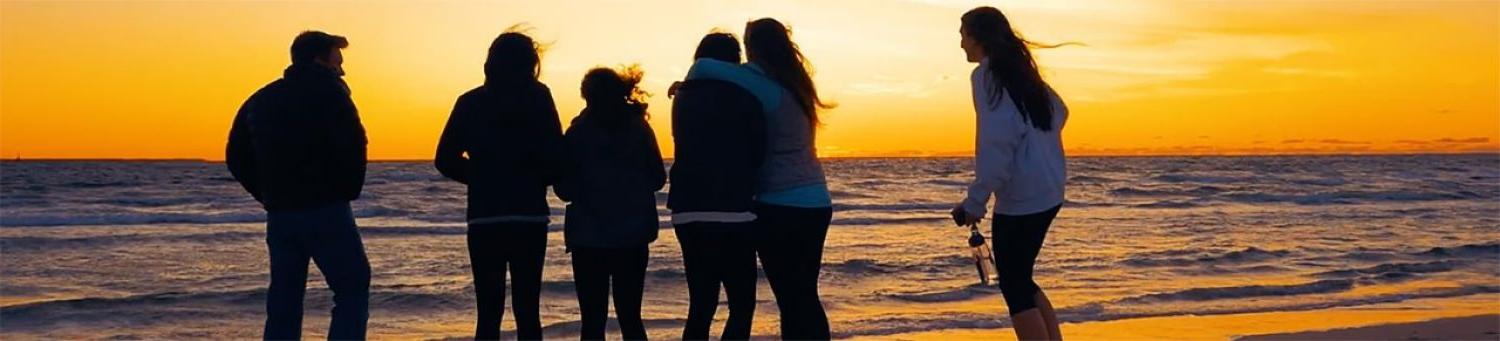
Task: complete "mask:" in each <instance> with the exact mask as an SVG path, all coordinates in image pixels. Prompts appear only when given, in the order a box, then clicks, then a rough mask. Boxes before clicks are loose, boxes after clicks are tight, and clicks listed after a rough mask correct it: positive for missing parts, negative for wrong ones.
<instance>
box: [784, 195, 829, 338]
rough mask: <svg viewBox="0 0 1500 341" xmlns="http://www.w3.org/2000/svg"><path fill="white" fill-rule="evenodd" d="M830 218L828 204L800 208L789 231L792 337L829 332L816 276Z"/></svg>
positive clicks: (826, 335)
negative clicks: (791, 242) (793, 305)
mask: <svg viewBox="0 0 1500 341" xmlns="http://www.w3.org/2000/svg"><path fill="white" fill-rule="evenodd" d="M832 218H833V209H832V208H823V209H803V210H802V212H799V217H798V221H797V223H796V224H793V226H794V227H795V228H796V230H793V231H791V234H792V235H793V237H794V238H795V239H794V240H796V242H795V244H794V245H795V246H796V247H797V249H796V250H794V252H795V256H794V257H793V258H792V261H793V262H794V263H793V269H794V270H795V271H796V273H795V274H796V275H795V276H796V277H795V282H793V284H794V285H795V288H796V289H795V290H796V291H795V292H796V293H797V294H796V296H795V297H797V301H796V302H797V305H796V306H797V308H796V309H797V310H798V312H799V314H798V316H799V317H798V319H797V322H798V323H797V325H798V326H799V327H798V328H797V330H798V331H797V333H796V335H797V336H796V338H797V339H816V340H827V339H829V338H830V337H831V336H830V335H829V334H830V330H829V326H828V315H827V313H826V312H825V311H824V310H823V301H822V299H821V298H820V297H819V293H818V277H819V276H820V275H821V274H822V271H823V242H824V241H825V240H826V239H827V238H828V224H829V222H830V220H831V219H832Z"/></svg>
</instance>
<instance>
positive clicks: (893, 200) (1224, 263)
mask: <svg viewBox="0 0 1500 341" xmlns="http://www.w3.org/2000/svg"><path fill="white" fill-rule="evenodd" d="M825 166H826V168H827V173H828V175H829V181H830V187H831V189H832V190H833V196H834V201H835V213H834V221H833V225H834V226H833V227H832V229H831V230H830V232H829V237H828V241H827V246H826V249H825V250H826V251H825V256H824V264H823V274H822V295H823V299H824V305H825V306H826V307H827V309H828V312H829V315H830V320H831V323H832V327H833V332H834V335H835V336H838V337H858V336H867V337H868V336H874V337H878V336H881V335H891V334H897V333H906V332H914V331H930V330H951V329H973V328H1000V327H1004V326H1007V325H1008V323H1009V322H1008V318H1006V317H1005V316H1006V314H1005V308H1004V305H1003V303H1002V300H1001V297H1000V295H999V293H998V291H997V290H995V289H993V288H988V287H984V286H980V285H978V284H977V282H978V279H977V276H976V275H975V272H974V269H973V266H972V264H971V263H970V259H969V256H968V253H967V252H968V251H967V249H966V246H967V244H966V237H967V230H966V229H962V228H958V227H954V226H952V224H951V223H950V222H947V221H946V219H947V217H946V216H947V211H948V209H949V208H951V207H952V205H953V203H954V202H955V201H956V200H958V199H959V198H960V197H961V196H962V193H963V189H964V185H965V184H966V182H967V179H969V178H970V177H971V176H972V175H971V173H970V172H969V168H970V166H969V161H968V160H967V159H929V158H920V159H917V158H888V159H835V160H827V161H826V163H825ZM1069 167H1070V168H1069V171H1070V177H1069V181H1068V186H1069V188H1068V203H1067V204H1066V206H1065V208H1064V209H1063V211H1062V213H1061V214H1060V215H1059V216H1058V218H1057V220H1056V222H1055V223H1054V224H1053V227H1052V230H1051V232H1050V234H1049V236H1048V238H1047V244H1046V245H1047V246H1046V248H1045V249H1044V250H1043V253H1042V255H1041V258H1040V260H1039V263H1038V265H1037V280H1038V282H1039V283H1040V284H1041V286H1042V287H1043V288H1045V290H1047V293H1048V295H1049V296H1051V297H1052V299H1053V302H1054V305H1055V306H1056V307H1057V308H1058V312H1059V315H1060V318H1061V319H1062V320H1064V321H1068V322H1085V321H1108V320H1118V319H1130V318H1141V317H1154V316H1174V315H1207V314H1233V313H1246V312H1273V311H1301V310H1318V309H1331V308H1344V307H1359V306H1364V305H1372V304H1400V303H1401V302H1407V301H1411V300H1417V299H1429V298H1447V299H1459V300H1487V301H1489V302H1495V301H1496V300H1500V155H1417V156H1319V157H1142V158H1133V157H1132V158H1113V157H1111V158H1074V159H1072V160H1071V161H1070V165H1069ZM659 198H660V199H663V200H661V201H662V202H664V201H665V200H664V199H665V193H663V194H661V195H659ZM463 199H464V191H463V188H462V187H461V186H460V185H458V184H457V183H454V182H451V181H446V180H445V179H443V178H441V177H440V176H439V175H438V174H437V173H436V172H435V171H433V170H432V167H431V166H430V165H429V164H427V163H373V164H371V165H370V168H369V174H368V177H367V183H366V186H365V192H364V196H363V197H362V199H361V200H359V201H357V202H356V203H355V205H354V207H355V214H356V217H357V218H358V221H359V224H360V225H361V227H362V230H361V231H362V233H363V236H364V241H365V247H366V249H367V251H368V253H369V257H370V261H371V264H372V267H373V269H374V275H373V282H372V296H371V304H372V311H371V319H370V334H371V335H372V336H377V337H399V338H433V339H443V338H463V337H465V336H467V335H469V333H470V332H471V330H472V329H471V328H472V323H473V315H472V314H473V313H472V312H473V304H474V303H473V291H472V287H471V286H470V283H471V282H470V277H469V266H468V256H467V253H466V250H465V243H464V229H465V228H464V226H463V211H464V210H463V205H464V200H463ZM552 200H553V202H552V207H553V214H554V222H553V228H554V231H555V232H554V233H552V235H551V238H550V241H549V243H550V244H549V250H548V253H547V257H548V259H547V261H546V268H545V274H544V281H545V283H544V290H543V295H544V297H543V308H542V312H543V317H542V318H543V323H544V324H545V325H546V333H547V334H548V335H549V336H551V337H568V338H573V337H576V335H577V334H576V328H577V325H578V322H577V305H576V301H575V300H574V295H573V291H572V290H573V287H572V284H571V278H572V275H571V273H570V268H569V264H568V258H567V256H566V254H565V253H564V252H563V249H562V234H561V232H560V231H557V229H559V228H560V225H559V224H560V223H561V213H562V212H561V207H562V203H560V202H557V201H556V199H555V198H554V199H552ZM661 213H662V214H663V215H664V216H665V213H666V212H665V211H662V212H661ZM263 217H264V215H263V213H262V212H261V211H260V208H259V206H258V205H256V204H255V202H254V201H253V200H251V199H250V197H249V196H248V195H247V194H245V193H244V192H243V191H242V190H241V189H240V187H239V185H238V184H236V183H235V182H234V181H233V180H232V179H231V178H230V177H229V174H228V172H227V171H225V169H224V167H223V165H222V164H218V163H202V162H19V163H4V164H0V338H4V339H8V340H13V339H30V338H149V339H159V338H170V339H183V338H257V337H259V333H260V327H261V323H262V319H263V318H264V315H263V304H264V294H265V285H266V281H267V279H268V276H267V267H266V250H265V244H264V234H263V226H262V223H261V221H262V219H263ZM663 222H664V224H663V227H664V229H663V230H662V237H661V239H660V240H658V241H657V242H656V243H655V244H653V246H652V248H651V251H652V256H651V257H652V258H651V262H650V267H649V269H648V271H649V273H648V275H647V289H646V290H647V293H646V302H645V307H646V308H645V311H644V314H645V317H646V318H647V325H648V328H650V332H651V334H652V336H653V337H656V338H675V337H676V335H678V333H679V332H680V326H681V324H682V322H683V318H684V317H685V314H686V310H687V308H686V301H687V294H686V288H685V282H684V279H683V274H682V261H681V258H680V252H679V248H678V245H677V241H676V240H675V239H674V237H673V234H672V231H671V229H670V228H665V227H667V225H666V224H665V222H666V219H663ZM985 233H986V234H988V233H989V232H988V228H986V229H985ZM313 273H314V276H313V278H312V279H311V280H310V281H309V287H310V289H309V290H308V299H307V318H306V320H307V322H306V323H305V329H306V330H307V335H308V336H310V337H314V336H321V335H323V334H322V333H323V331H324V329H325V328H326V323H327V320H328V316H327V315H328V314H327V309H328V308H329V307H330V299H329V298H330V297H329V296H330V295H329V293H328V292H327V291H326V290H324V289H323V288H325V287H326V286H325V285H324V284H323V283H322V280H321V277H319V276H318V275H316V274H317V271H316V270H314V271H313ZM772 298H773V296H772V295H771V293H770V291H769V288H768V287H767V286H766V285H765V282H764V281H762V282H761V292H760V295H759V300H760V305H759V308H758V310H757V316H756V320H755V331H756V335H757V336H768V337H774V336H775V334H776V333H777V330H776V325H777V315H776V306H775V304H774V301H773V300H772ZM725 314H727V311H726V310H725V309H720V312H719V316H718V318H719V319H721V321H720V322H722V319H723V318H724V317H725V316H724V315H725ZM510 326H511V324H510V323H509V322H507V323H506V328H507V330H509V329H510V328H511V327H510ZM718 328H719V325H718V324H716V325H715V330H718ZM612 335H618V334H612Z"/></svg>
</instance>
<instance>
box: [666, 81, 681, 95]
mask: <svg viewBox="0 0 1500 341" xmlns="http://www.w3.org/2000/svg"><path fill="white" fill-rule="evenodd" d="M681 87H682V81H676V82H672V86H669V87H667V98H672V97H674V96H677V89H678V88H681Z"/></svg>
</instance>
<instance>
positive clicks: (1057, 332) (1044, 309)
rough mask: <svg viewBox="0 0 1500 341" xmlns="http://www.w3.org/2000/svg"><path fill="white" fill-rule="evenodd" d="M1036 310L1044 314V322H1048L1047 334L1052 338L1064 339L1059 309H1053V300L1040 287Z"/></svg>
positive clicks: (1058, 340)
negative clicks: (1058, 314)
mask: <svg viewBox="0 0 1500 341" xmlns="http://www.w3.org/2000/svg"><path fill="white" fill-rule="evenodd" d="M1036 310H1037V312H1038V313H1041V314H1042V322H1044V323H1046V324H1047V336H1048V338H1049V339H1050V340H1054V341H1061V340H1062V325H1061V324H1059V323H1058V322H1057V311H1056V310H1053V309H1052V301H1051V300H1048V299H1047V293H1046V292H1043V291H1042V290H1040V289H1038V290H1037V291H1036Z"/></svg>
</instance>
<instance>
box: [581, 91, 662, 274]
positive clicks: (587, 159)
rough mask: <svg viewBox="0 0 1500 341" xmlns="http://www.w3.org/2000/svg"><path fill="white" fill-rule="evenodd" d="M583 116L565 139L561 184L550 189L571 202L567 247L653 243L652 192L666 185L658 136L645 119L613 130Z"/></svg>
mask: <svg viewBox="0 0 1500 341" xmlns="http://www.w3.org/2000/svg"><path fill="white" fill-rule="evenodd" d="M589 110H592V109H584V113H583V114H581V115H579V116H578V118H576V119H573V124H572V125H571V126H569V127H568V132H567V134H566V135H565V136H564V137H563V141H564V145H565V146H566V147H565V149H566V150H567V158H568V159H567V161H566V162H565V163H564V169H563V180H562V181H561V182H559V183H558V184H557V186H556V187H553V190H554V191H556V192H557V196H558V197H559V198H562V199H563V200H565V201H569V204H568V212H567V219H566V222H565V224H564V225H565V231H564V236H565V239H566V242H567V246H568V247H569V248H573V247H591V248H620V247H635V246H641V245H646V244H649V243H651V242H652V241H655V240H656V230H657V228H658V225H657V224H658V220H657V217H656V191H658V190H661V187H662V185H664V184H666V181H667V174H666V170H665V169H664V168H663V167H662V161H661V150H660V149H658V148H657V144H656V134H655V133H653V132H652V131H651V126H650V125H649V124H647V123H646V120H644V119H640V118H632V119H627V120H626V121H625V122H619V123H618V124H615V126H611V124H609V123H607V122H600V121H599V120H597V119H596V118H595V117H592V116H590V115H589V113H588V111H589Z"/></svg>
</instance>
